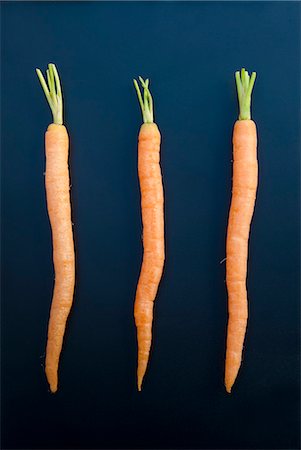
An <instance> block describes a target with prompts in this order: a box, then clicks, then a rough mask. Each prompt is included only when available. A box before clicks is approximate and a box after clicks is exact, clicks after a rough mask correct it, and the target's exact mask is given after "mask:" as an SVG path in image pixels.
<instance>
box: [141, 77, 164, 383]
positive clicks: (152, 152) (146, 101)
mask: <svg viewBox="0 0 301 450" xmlns="http://www.w3.org/2000/svg"><path fill="white" fill-rule="evenodd" d="M139 79H140V82H141V84H142V87H143V89H144V95H143V98H142V95H141V92H140V89H139V86H138V83H137V81H136V80H134V85H135V88H136V90H137V95H138V99H139V103H140V106H141V109H142V115H143V121H144V124H143V125H142V126H141V128H140V133H139V142H138V175H139V182H140V190H141V210H142V223H143V248H144V253H143V262H142V267H141V272H140V277H139V281H138V286H137V291H136V299H135V307H134V316H135V323H136V327H137V340H138V368H137V384H138V390H139V391H141V385H142V381H143V377H144V374H145V372H146V368H147V363H148V360H149V352H150V347H151V341H152V322H153V308H154V300H155V298H156V294H157V290H158V286H159V283H160V280H161V276H162V272H163V266H164V211H163V185H162V175H161V169H160V141H161V135H160V132H159V129H158V127H157V125H156V124H155V123H154V122H153V100H152V97H151V94H150V91H149V88H148V86H149V80H146V81H144V80H143V79H142V78H141V77H139Z"/></svg>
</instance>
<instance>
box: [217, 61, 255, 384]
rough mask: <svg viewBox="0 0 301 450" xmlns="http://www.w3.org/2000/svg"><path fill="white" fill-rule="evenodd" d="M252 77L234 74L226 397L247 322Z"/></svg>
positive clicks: (252, 153)
mask: <svg viewBox="0 0 301 450" xmlns="http://www.w3.org/2000/svg"><path fill="white" fill-rule="evenodd" d="M255 77H256V73H255V72H253V73H252V75H251V78H250V77H249V74H248V72H247V71H246V70H245V69H242V70H241V75H240V73H239V72H236V73H235V78H236V85H237V92H238V100H239V108H240V114H239V120H237V121H236V123H235V125H234V130H233V181H232V200H231V206H230V213H229V220H228V230H227V242H226V285H227V291H228V316H229V317H228V329H227V349H226V367H225V387H226V390H227V392H229V393H230V392H231V388H232V386H233V384H234V382H235V379H236V377H237V374H238V371H239V368H240V365H241V359H242V350H243V344H244V339H245V334H246V327H247V319H248V300H247V288H246V277H247V259H248V241H249V233H250V225H251V220H252V216H253V212H254V206H255V198H256V190H257V183H258V163H257V132H256V125H255V123H254V122H253V120H251V93H252V89H253V86H254V82H255Z"/></svg>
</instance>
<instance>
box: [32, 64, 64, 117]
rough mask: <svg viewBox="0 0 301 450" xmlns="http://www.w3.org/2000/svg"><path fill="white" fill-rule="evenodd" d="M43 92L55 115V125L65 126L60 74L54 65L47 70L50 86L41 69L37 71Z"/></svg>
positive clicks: (49, 65) (50, 65)
mask: <svg viewBox="0 0 301 450" xmlns="http://www.w3.org/2000/svg"><path fill="white" fill-rule="evenodd" d="M36 72H37V75H38V77H39V80H40V82H41V85H42V88H43V91H44V93H45V95H46V98H47V101H48V103H49V106H50V108H51V111H52V114H53V123H56V124H58V125H62V124H63V98H62V89H61V83H60V78H59V74H58V72H57V70H56V67H55V65H54V64H48V69H47V70H46V75H47V81H48V85H47V83H46V81H45V78H44V77H43V74H42V72H41V71H40V69H36Z"/></svg>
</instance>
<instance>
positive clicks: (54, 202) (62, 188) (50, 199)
mask: <svg viewBox="0 0 301 450" xmlns="http://www.w3.org/2000/svg"><path fill="white" fill-rule="evenodd" d="M36 72H37V75H38V77H39V79H40V82H41V85H42V88H43V90H44V93H45V95H46V98H47V101H48V103H49V106H50V108H51V111H52V114H53V123H52V124H51V125H49V127H48V129H47V131H46V134H45V152H46V172H45V187H46V197H47V209H48V215H49V219H50V224H51V229H52V240H53V262H54V270H55V283H54V292H53V298H52V304H51V310H50V319H49V324H48V339H47V348H46V365H45V371H46V376H47V380H48V383H49V385H50V390H51V392H53V393H54V392H56V391H57V385H58V365H59V358H60V353H61V350H62V345H63V338H64V333H65V328H66V322H67V318H68V315H69V312H70V309H71V306H72V301H73V294H74V283H75V256H74V242H73V232H72V222H71V205H70V193H69V191H70V179H69V169H68V149H69V138H68V133H67V130H66V128H65V126H64V125H63V102H62V91H61V85H60V80H59V76H58V73H57V70H56V67H55V65H54V64H49V65H48V70H47V72H46V73H47V81H48V86H47V83H46V81H45V79H44V77H43V75H42V73H41V71H40V70H39V69H36Z"/></svg>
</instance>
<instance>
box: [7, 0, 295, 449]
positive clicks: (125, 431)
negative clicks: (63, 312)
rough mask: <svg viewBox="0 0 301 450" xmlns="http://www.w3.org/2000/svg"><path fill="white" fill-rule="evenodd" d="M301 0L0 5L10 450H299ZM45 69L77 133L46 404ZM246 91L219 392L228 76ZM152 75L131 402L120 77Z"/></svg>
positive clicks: (130, 145)
mask: <svg viewBox="0 0 301 450" xmlns="http://www.w3.org/2000/svg"><path fill="white" fill-rule="evenodd" d="M299 51H300V3H298V2H250V3H249V2H208V3H207V2H200V3H199V2H190V3H189V2H187V3H182V2H178V3H173V2H167V3H163V2H154V3H139V2H131V3H126V2H124V3H117V2H116V3H113V2H112V3H99V2H91V3H90V2H86V3H81V2H74V3H73V2H70V3H61V2H56V3H55V2H53V3H48V2H47V3H39V2H24V3H22V2H21V3H20V2H16V3H2V62H3V63H4V65H3V67H2V207H3V210H2V213H3V215H2V281H3V286H2V294H3V296H2V298H3V302H2V368H3V369H2V382H3V384H2V387H3V389H2V439H3V447H5V448H31V449H33V448H104V447H107V448H108V447H109V448H150V447H155V448H171V447H178V448H180V447H181V448H220V449H224V448H261V449H262V448H269V449H272V448H273V449H275V448H291V449H293V448H299V381H300V371H299V359H298V354H299V294H300V292H299V270H300V264H299V263H300V261H299V248H300V247H299V244H300V240H299V225H300V223H299V212H300V210H299V200H300V197H299V167H300V166H299V162H300V161H299V146H300V84H299V82H300V54H299ZM48 62H55V63H56V64H57V67H58V69H59V73H60V76H61V80H62V83H63V94H64V100H65V105H66V109H65V123H66V124H67V127H68V130H69V133H70V138H71V156H70V164H71V172H72V205H73V216H74V224H75V225H74V232H75V241H76V254H77V283H76V295H75V301H74V308H73V310H72V314H71V316H70V320H69V322H68V329H67V334H66V340H65V345H64V351H63V353H62V358H61V366H60V388H59V391H58V393H57V395H55V396H53V395H50V394H49V392H48V387H47V383H46V380H45V376H44V372H43V367H42V365H43V362H44V357H43V355H44V351H45V342H46V332H47V320H48V314H49V307H50V301H51V294H52V286H53V267H52V259H51V258H52V255H51V235H50V226H49V222H48V217H47V211H46V206H45V191H44V176H43V172H44V168H45V157H44V132H45V130H46V128H47V125H48V124H49V123H50V121H51V116H50V110H49V108H48V106H47V104H46V100H45V98H44V94H43V92H42V90H41V87H40V85H39V82H38V79H37V77H36V74H35V68H36V67H40V68H41V69H42V70H45V68H46V65H47V63H48ZM242 66H246V67H247V68H248V69H249V70H251V71H252V70H256V71H257V73H258V78H257V81H256V84H255V89H254V95H253V108H252V111H253V117H254V119H255V120H256V122H257V126H258V134H259V149H258V155H259V165H260V173H259V174H260V184H259V190H258V198H257V204H256V210H255V215H254V221H253V224H252V231H251V239H250V258H249V278H248V287H249V300H250V320H249V326H248V332H247V338H246V352H245V356H244V360H243V365H242V370H241V372H240V374H239V377H238V380H237V383H236V385H235V388H234V389H233V394H232V395H231V396H229V395H227V394H226V392H225V389H224V386H223V371H224V367H223V365H224V352H225V330H226V318H227V316H226V311H227V310H226V299H227V297H226V290H225V282H224V279H225V265H224V264H220V261H221V260H222V259H223V258H224V256H225V232H226V224H227V216H228V209H229V201H230V195H231V170H232V168H231V159H232V155H231V151H232V149H231V137H232V127H233V124H234V121H235V120H236V118H237V115H238V108H237V99H236V92H235V83H234V71H235V70H237V69H239V68H241V67H242ZM138 75H142V76H145V77H150V78H151V87H152V93H153V96H154V100H155V118H156V120H157V123H158V124H159V127H160V129H161V132H162V137H163V142H162V170H163V174H164V186H165V197H166V209H165V211H166V255H167V258H166V266H165V272H164V277H163V279H162V282H161V286H160V289H159V293H158V297H157V302H156V307H155V323H154V335H153V344H154V345H153V351H152V355H151V361H150V365H149V369H148V372H147V376H146V379H145V383H144V389H143V392H142V393H141V394H139V393H138V392H137V390H136V373H135V371H136V334H135V326H134V321H133V300H134V295H135V288H136V282H137V277H138V274H139V270H140V262H141V255H142V246H141V219H140V205H139V201H140V194H139V186H138V180H137V134H138V130H139V126H140V124H141V114H140V111H139V105H138V101H137V98H136V94H135V91H134V88H133V85H132V78H133V77H136V76H138Z"/></svg>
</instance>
